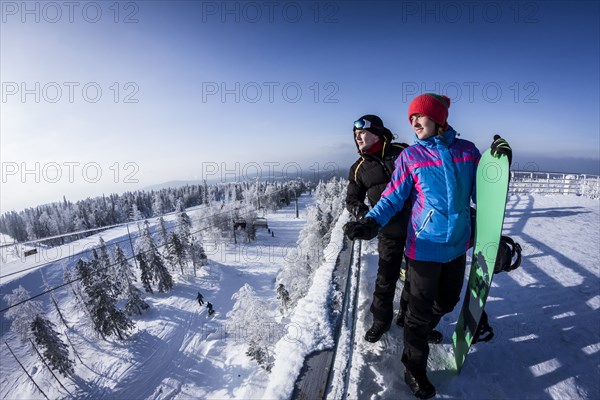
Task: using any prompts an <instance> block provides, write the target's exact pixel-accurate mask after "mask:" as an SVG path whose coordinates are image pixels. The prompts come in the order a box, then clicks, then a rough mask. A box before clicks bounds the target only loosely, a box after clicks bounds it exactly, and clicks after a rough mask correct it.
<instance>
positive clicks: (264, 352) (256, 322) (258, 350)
mask: <svg viewBox="0 0 600 400" xmlns="http://www.w3.org/2000/svg"><path fill="white" fill-rule="evenodd" d="M231 298H232V300H234V301H235V304H234V305H233V308H232V310H231V311H229V312H228V313H227V319H228V320H229V321H233V323H234V326H233V327H228V330H230V329H234V330H238V329H239V330H240V331H244V332H246V334H247V335H248V336H247V339H248V341H249V344H250V345H249V347H248V350H247V351H246V355H248V356H249V357H250V358H251V359H253V360H255V361H256V362H257V363H258V364H259V365H260V366H261V367H262V368H264V369H265V370H266V371H271V368H272V367H273V362H274V359H273V356H272V354H271V351H270V350H271V349H270V343H273V342H275V341H276V340H277V338H274V337H273V335H274V332H273V329H272V327H273V326H274V318H273V315H272V312H271V310H270V309H269V307H268V305H267V304H266V303H265V302H263V301H262V300H261V299H260V298H259V297H258V296H257V295H256V293H255V292H254V290H253V289H252V287H251V286H250V285H248V284H247V283H246V284H245V285H244V286H242V287H241V288H240V290H238V291H237V292H236V293H234V295H233V296H231Z"/></svg>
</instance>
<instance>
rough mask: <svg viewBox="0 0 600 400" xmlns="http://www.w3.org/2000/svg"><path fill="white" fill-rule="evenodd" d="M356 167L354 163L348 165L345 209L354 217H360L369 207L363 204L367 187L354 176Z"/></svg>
mask: <svg viewBox="0 0 600 400" xmlns="http://www.w3.org/2000/svg"><path fill="white" fill-rule="evenodd" d="M356 167H357V165H356V164H355V165H353V166H352V167H350V174H349V176H348V189H347V191H346V209H347V210H348V211H349V212H350V214H352V215H354V216H355V217H356V218H360V217H362V216H364V215H365V214H366V213H367V212H368V211H369V207H368V206H367V205H366V204H365V197H366V195H367V188H366V187H365V186H364V185H363V184H362V183H361V182H360V181H357V180H356V177H355V173H356Z"/></svg>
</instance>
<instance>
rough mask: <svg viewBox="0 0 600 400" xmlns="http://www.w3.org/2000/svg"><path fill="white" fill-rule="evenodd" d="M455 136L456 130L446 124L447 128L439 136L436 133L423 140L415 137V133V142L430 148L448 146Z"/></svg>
mask: <svg viewBox="0 0 600 400" xmlns="http://www.w3.org/2000/svg"><path fill="white" fill-rule="evenodd" d="M455 138H456V131H455V130H454V129H453V128H452V127H451V126H448V129H446V131H445V132H444V133H443V134H442V135H441V136H440V135H436V136H432V137H429V138H427V139H423V140H421V139H419V138H418V137H417V134H416V133H415V143H417V144H420V145H421V146H425V147H431V148H435V147H448V146H450V144H451V143H452V142H453V141H454V139H455Z"/></svg>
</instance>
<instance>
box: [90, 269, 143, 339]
mask: <svg viewBox="0 0 600 400" xmlns="http://www.w3.org/2000/svg"><path fill="white" fill-rule="evenodd" d="M86 293H87V295H88V298H89V300H88V306H89V308H90V312H91V317H92V321H93V323H94V329H95V330H96V331H97V332H99V333H100V334H102V336H103V337H104V336H111V335H112V334H116V335H117V336H118V337H119V339H121V340H123V339H124V334H127V332H128V331H129V330H130V329H132V328H133V327H134V324H133V321H131V320H130V319H129V318H128V317H127V315H125V313H124V312H123V311H121V310H120V309H119V308H118V307H117V298H115V297H113V295H112V293H111V291H110V288H109V287H107V286H106V282H105V281H104V280H101V279H97V280H95V281H94V282H93V283H92V285H91V286H90V287H89V288H86Z"/></svg>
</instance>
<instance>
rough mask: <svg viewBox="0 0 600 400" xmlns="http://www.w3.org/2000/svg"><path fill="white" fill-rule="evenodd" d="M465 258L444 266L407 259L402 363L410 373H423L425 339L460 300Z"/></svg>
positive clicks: (464, 256)
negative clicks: (406, 296) (408, 283)
mask: <svg viewBox="0 0 600 400" xmlns="http://www.w3.org/2000/svg"><path fill="white" fill-rule="evenodd" d="M466 261H467V258H466V255H464V254H463V255H462V256H460V257H458V258H456V259H454V260H452V261H450V262H447V263H438V262H431V261H417V260H412V259H408V268H407V273H408V278H407V279H408V280H409V281H410V287H409V291H410V293H409V300H408V313H407V314H406V319H405V321H404V352H403V354H402V362H403V363H404V365H405V366H406V368H407V369H408V370H409V371H411V372H412V373H413V375H414V374H415V373H417V374H419V373H425V371H426V369H427V357H429V344H428V343H427V335H428V334H429V332H431V331H432V330H433V329H434V328H435V327H436V325H437V324H438V322H440V319H441V318H442V316H443V315H444V314H447V313H449V312H451V311H452V310H453V309H454V307H455V306H456V304H457V303H458V301H459V299H460V292H461V290H462V286H463V281H464V276H465V266H466Z"/></svg>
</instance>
